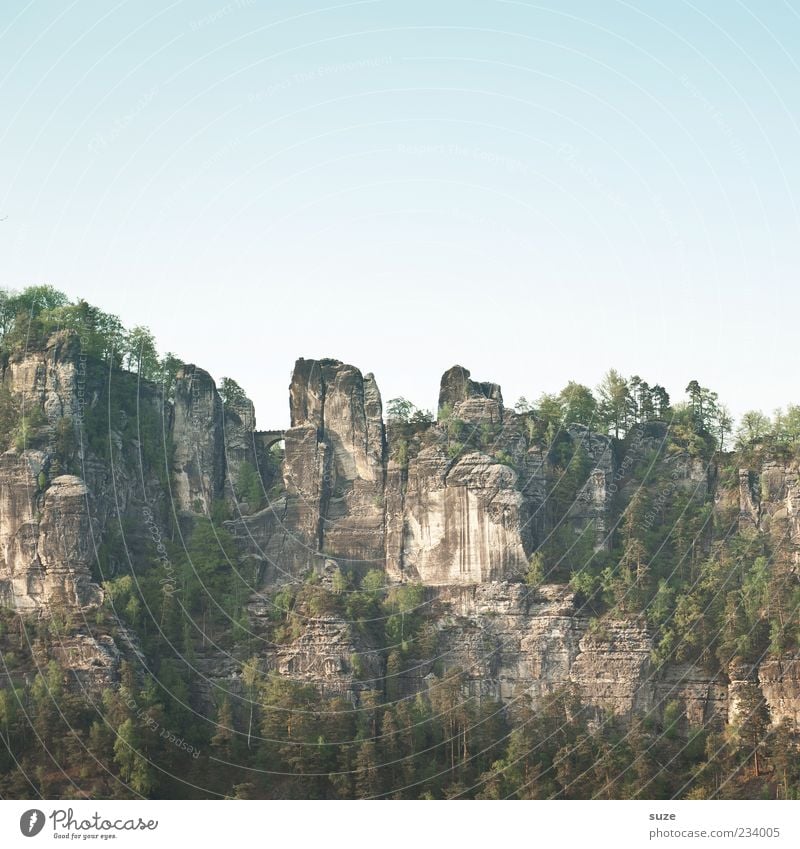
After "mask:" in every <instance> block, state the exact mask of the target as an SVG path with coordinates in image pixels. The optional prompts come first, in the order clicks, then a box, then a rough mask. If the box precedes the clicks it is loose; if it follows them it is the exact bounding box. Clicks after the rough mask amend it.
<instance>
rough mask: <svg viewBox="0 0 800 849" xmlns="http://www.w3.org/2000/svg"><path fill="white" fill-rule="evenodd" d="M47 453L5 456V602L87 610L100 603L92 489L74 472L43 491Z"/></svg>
mask: <svg viewBox="0 0 800 849" xmlns="http://www.w3.org/2000/svg"><path fill="white" fill-rule="evenodd" d="M44 461H45V455H44V454H43V453H42V452H40V451H25V452H23V453H22V454H21V455H18V454H17V453H16V452H13V451H9V452H6V453H5V454H3V455H2V457H0V517H2V521H0V552H1V553H0V557H2V561H0V601H2V604H3V605H4V606H6V607H11V608H12V609H14V610H18V611H20V612H32V611H36V610H53V609H55V610H57V609H67V610H83V609H85V608H87V607H89V606H92V605H95V604H97V603H99V601H100V598H101V596H100V590H99V588H98V587H97V586H96V585H94V584H92V583H91V577H90V576H91V563H92V559H93V555H94V550H93V541H96V539H95V534H94V533H93V526H92V519H91V513H90V507H89V500H88V499H89V490H88V488H87V486H86V484H85V483H84V482H83V481H82V480H81V479H80V478H78V477H75V476H73V475H62V476H60V477H56V478H54V479H53V480H52V481H51V483H50V485H49V486H48V487H47V488H46V489H45V490H42V489H41V486H42V483H43V480H42V478H43V476H44V474H43V468H44Z"/></svg>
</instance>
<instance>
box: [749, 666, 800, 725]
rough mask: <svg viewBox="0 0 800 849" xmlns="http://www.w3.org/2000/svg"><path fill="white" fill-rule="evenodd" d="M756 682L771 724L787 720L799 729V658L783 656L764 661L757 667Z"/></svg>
mask: <svg viewBox="0 0 800 849" xmlns="http://www.w3.org/2000/svg"><path fill="white" fill-rule="evenodd" d="M758 681H759V685H760V686H761V692H762V693H763V694H764V699H765V700H766V702H767V706H768V707H769V713H770V717H771V718H772V721H773V723H774V724H776V725H778V724H780V722H781V721H782V720H784V719H788V720H789V721H790V722H792V723H794V724H795V725H796V726H798V727H800V658H798V657H795V656H792V655H784V656H782V657H779V658H770V659H768V660H765V661H764V662H763V663H762V664H761V665H760V666H759V669H758Z"/></svg>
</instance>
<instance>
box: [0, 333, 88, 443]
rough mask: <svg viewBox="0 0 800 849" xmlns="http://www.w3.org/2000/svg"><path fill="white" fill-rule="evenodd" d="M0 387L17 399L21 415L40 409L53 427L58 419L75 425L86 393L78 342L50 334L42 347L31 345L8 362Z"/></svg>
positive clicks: (66, 335) (72, 337)
mask: <svg viewBox="0 0 800 849" xmlns="http://www.w3.org/2000/svg"><path fill="white" fill-rule="evenodd" d="M3 384H4V385H5V386H6V387H7V388H8V389H9V391H10V392H12V393H13V394H14V395H16V396H17V397H18V398H19V399H20V402H21V404H20V406H21V410H20V412H21V413H24V407H25V405H27V406H28V409H29V410H30V409H32V408H33V407H36V408H38V409H40V410H41V411H42V412H43V413H44V416H45V418H46V420H47V423H48V424H49V425H50V426H51V427H53V426H54V425H56V424H57V423H58V422H59V420H60V419H62V418H67V419H70V420H72V421H78V420H79V419H80V416H81V411H82V408H83V405H84V404H85V403H87V402H89V401H90V400H91V399H90V398H87V397H86V395H87V392H86V357H85V356H84V355H83V353H82V350H81V344H80V338H79V337H78V336H77V335H76V334H74V333H71V332H69V331H58V332H56V333H53V334H52V335H51V336H50V338H49V339H48V340H47V342H46V343H45V344H44V345H42V346H36V345H33V346H31V347H29V348H27V349H26V350H25V352H24V353H22V354H18V355H14V356H12V357H10V358H9V361H8V365H7V366H6V368H5V370H4V373H3Z"/></svg>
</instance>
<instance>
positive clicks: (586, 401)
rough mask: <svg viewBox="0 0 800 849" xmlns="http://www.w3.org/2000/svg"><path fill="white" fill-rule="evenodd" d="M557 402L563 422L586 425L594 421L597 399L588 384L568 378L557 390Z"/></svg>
mask: <svg viewBox="0 0 800 849" xmlns="http://www.w3.org/2000/svg"><path fill="white" fill-rule="evenodd" d="M558 402H559V405H560V406H561V416H562V419H563V420H564V421H565V422H567V423H571V422H576V423H577V424H582V425H586V426H587V427H588V426H591V425H592V424H593V423H594V420H595V417H596V415H597V401H596V400H595V397H594V395H592V390H591V389H589V387H588V386H584V385H583V384H581V383H575V381H573V380H570V382H569V383H568V384H567V385H566V386H565V387H564V388H563V389H562V390H561V392H559V394H558Z"/></svg>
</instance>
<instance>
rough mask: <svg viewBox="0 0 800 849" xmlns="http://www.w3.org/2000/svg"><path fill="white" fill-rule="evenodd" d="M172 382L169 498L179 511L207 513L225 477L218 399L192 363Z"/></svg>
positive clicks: (210, 383)
mask: <svg viewBox="0 0 800 849" xmlns="http://www.w3.org/2000/svg"><path fill="white" fill-rule="evenodd" d="M175 384H176V385H175V404H174V419H173V428H172V438H173V442H174V446H175V448H174V459H173V497H174V499H175V501H176V505H177V507H178V509H179V510H182V511H186V512H195V513H202V514H208V513H210V512H211V505H212V502H213V501H214V500H215V499H217V498H220V497H221V496H222V491H223V486H224V480H225V477H224V476H225V447H224V431H223V424H222V401H221V400H220V397H219V393H218V392H217V388H216V386H215V385H214V381H213V380H212V378H211V375H209V374H208V372H205V371H203V370H202V369H200V368H197V367H196V366H192V365H187V366H184V367H183V368H182V369H181V370H180V371H179V372H178V375H177V378H176V382H175Z"/></svg>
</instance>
